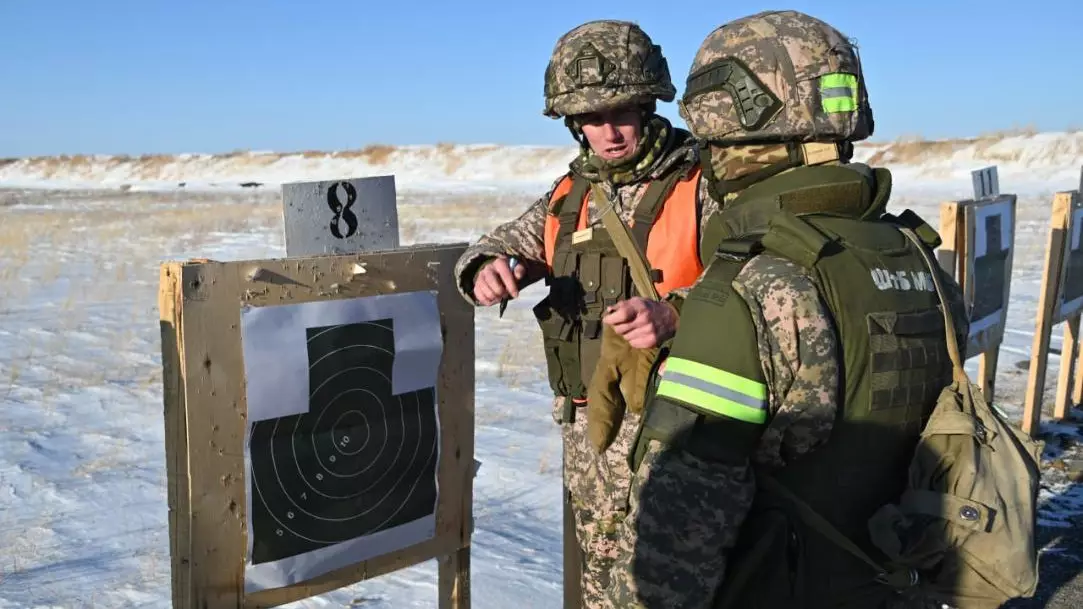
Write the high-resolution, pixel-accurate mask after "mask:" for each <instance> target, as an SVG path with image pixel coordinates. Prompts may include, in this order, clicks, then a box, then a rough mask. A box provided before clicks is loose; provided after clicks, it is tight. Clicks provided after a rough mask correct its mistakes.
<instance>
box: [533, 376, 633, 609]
mask: <svg viewBox="0 0 1083 609" xmlns="http://www.w3.org/2000/svg"><path fill="white" fill-rule="evenodd" d="M564 400H565V398H557V399H556V401H555V402H554V406H553V417H554V419H556V420H557V422H558V423H559V422H560V413H561V411H562V410H563V405H564ZM639 420H640V415H639V414H632V413H628V414H626V415H625V417H624V420H623V422H622V423H621V426H620V431H619V432H618V433H617V438H616V440H615V441H614V442H613V445H612V446H610V447H609V448H608V449H607V450H606V451H605V453H603V454H601V455H597V454H595V452H594V448H593V447H592V446H591V443H590V440H589V439H588V438H587V412H586V408H577V409H576V413H575V420H574V421H573V422H572V423H563V424H561V436H562V438H563V441H564V442H563V444H564V484H565V486H566V487H567V488H568V491H569V494H570V495H571V500H572V511H573V513H574V515H575V533H576V538H577V539H578V542H579V547H580V549H581V550H582V556H583V560H582V565H583V567H582V568H583V573H582V579H581V584H580V585H581V587H582V590H583V608H584V609H598V608H600V607H603V606H604V605H602V595H603V593H604V591H605V589H606V587H607V586H608V578H609V572H610V569H611V567H612V565H613V560H614V558H616V554H617V538H616V531H617V526H618V525H619V524H620V523H621V522H622V521H623V520H624V517H625V515H626V514H627V513H628V490H629V486H630V484H631V477H632V472H631V470H630V469H629V467H628V455H629V453H630V451H631V448H632V443H633V442H634V441H635V436H636V432H637V431H638V428H639Z"/></svg>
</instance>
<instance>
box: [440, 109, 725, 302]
mask: <svg viewBox="0 0 1083 609" xmlns="http://www.w3.org/2000/svg"><path fill="white" fill-rule="evenodd" d="M676 131H677V132H678V134H677V137H675V138H674V141H675V142H676V145H674V146H673V148H671V149H670V150H668V151H666V152H665V153H664V154H662V155H660V156H659V158H658V160H656V161H655V163H654V165H653V166H652V167H651V168H650V169H649V171H648V179H647V180H643V181H640V182H634V183H631V184H625V185H620V186H614V185H613V184H610V183H608V182H603V183H602V187H603V188H604V190H605V192H606V195H608V197H609V198H610V200H611V201H613V202H614V203H615V204H616V208H617V211H618V213H619V214H620V217H621V219H623V220H624V221H625V222H628V221H630V220H631V217H632V213H633V212H634V211H635V209H636V206H637V205H639V202H640V200H641V199H642V198H643V195H644V194H645V193H646V191H647V186H648V184H649V183H650V182H649V179H650V178H654V177H657V176H661V175H664V174H665V173H666V171H667V170H668V169H670V168H671V167H673V166H674V165H681V164H690V163H698V162H699V154H698V151H697V149H696V145H695V141H694V140H693V139H692V138H691V135H690V134H689V133H688V132H687V131H685V130H683V129H676ZM571 173H572V172H571V171H569V173H568V174H565V175H562V176H560V177H559V178H557V179H556V180H554V181H553V183H552V185H551V186H550V188H549V190H548V191H547V192H546V193H545V194H544V195H543V196H541V197H539V198H538V199H537V200H536V201H534V203H533V204H531V205H530V207H528V208H527V209H526V211H525V212H523V213H522V214H521V215H520V216H519V217H518V218H515V219H514V220H511V221H509V222H505V223H503V224H501V225H499V226H497V227H496V228H495V229H493V230H492V231H491V232H489V233H488V234H485V235H482V236H481V238H480V239H478V241H477V243H475V244H473V245H471V246H470V247H468V248H467V249H466V251H465V252H464V253H463V255H462V257H461V258H460V259H459V261H458V263H457V264H456V266H455V276H456V277H457V278H458V281H457V286H458V288H459V293H460V294H461V295H462V297H463V298H465V299H466V300H467V302H469V303H471V304H473V305H477V304H478V303H477V301H476V300H475V299H474V294H473V291H474V276H475V275H476V274H477V271H478V269H479V268H480V267H481V266H482V265H483V264H484V263H485V262H487V261H489V260H491V259H493V258H495V257H497V256H499V255H505V256H515V257H516V258H518V259H519V260H520V261H522V262H524V263H526V265H527V267H528V269H533V270H532V271H531V272H530V275H529V276H528V278H527V281H526V283H532V282H534V281H537V280H539V279H541V278H542V277H543V275H542V273H541V272H540V270H539V269H542V268H544V266H545V243H544V235H545V217H546V214H547V212H548V209H549V199H550V198H551V197H552V194H553V190H555V189H556V186H557V184H559V183H560V181H561V180H563V179H564V177H565V176H566V175H570V174H571ZM707 192H708V191H707V188H706V180H705V178H703V177H702V176H701V177H700V184H699V188H698V198H699V201H698V213H699V216H700V222H699V228H700V238H702V235H703V231H704V229H705V228H706V226H707V221H708V220H709V219H710V217H711V216H712V215H713V214H714V213H715V212H716V211H717V210H718V204H717V203H716V202H715V201H714V200H713V199H711V197H710V196H709V195H708V194H707ZM587 209H588V215H589V219H588V225H589V226H595V227H598V226H602V220H601V215H600V214H601V210H599V209H598V208H597V207H596V206H595V205H594V201H593V200H591V201H590V203H589V204H588V207H587ZM697 248H698V244H697ZM530 263H534V264H530ZM524 287H525V285H524ZM672 293H673V294H674V295H676V296H684V295H686V294H687V288H685V289H683V290H673V292H672Z"/></svg>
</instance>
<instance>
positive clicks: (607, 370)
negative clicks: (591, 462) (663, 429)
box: [587, 324, 659, 454]
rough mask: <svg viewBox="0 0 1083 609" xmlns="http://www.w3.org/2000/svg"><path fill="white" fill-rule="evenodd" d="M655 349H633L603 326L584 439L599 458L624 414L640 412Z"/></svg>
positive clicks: (618, 429)
mask: <svg viewBox="0 0 1083 609" xmlns="http://www.w3.org/2000/svg"><path fill="white" fill-rule="evenodd" d="M658 351H659V349H658V348H657V347H654V348H650V349H636V348H635V347H632V346H631V345H629V344H628V341H627V340H625V339H624V338H622V337H621V335H620V334H618V333H617V332H616V331H615V330H614V329H613V328H612V327H611V326H609V325H608V324H602V346H601V354H600V356H599V357H598V365H597V367H596V368H595V369H594V373H593V374H592V375H591V381H590V386H589V387H588V388H587V437H588V439H589V440H590V443H591V445H592V446H593V447H594V450H595V451H596V452H597V453H598V454H601V453H603V452H605V450H606V449H607V448H609V446H610V445H611V444H612V443H613V441H614V440H615V439H616V437H617V433H619V432H620V426H621V423H622V422H623V420H624V415H625V412H626V411H631V412H633V413H638V412H642V411H643V398H644V395H645V394H646V392H647V380H648V377H649V376H650V372H651V367H652V366H653V365H654V361H655V359H656V358H657V357H658Z"/></svg>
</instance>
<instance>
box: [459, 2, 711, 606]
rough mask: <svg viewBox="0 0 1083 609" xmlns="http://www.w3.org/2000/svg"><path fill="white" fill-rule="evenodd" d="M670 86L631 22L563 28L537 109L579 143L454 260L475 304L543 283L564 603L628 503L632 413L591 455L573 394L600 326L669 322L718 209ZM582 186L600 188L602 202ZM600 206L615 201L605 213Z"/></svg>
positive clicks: (589, 592)
mask: <svg viewBox="0 0 1083 609" xmlns="http://www.w3.org/2000/svg"><path fill="white" fill-rule="evenodd" d="M675 94H676V90H675V88H674V86H673V84H672V82H671V81H670V74H669V68H668V65H667V63H666V59H665V57H664V56H663V55H662V52H661V48H660V47H659V46H657V45H655V44H654V43H653V42H652V41H651V39H650V38H649V37H648V36H647V35H646V34H645V33H644V32H643V30H642V29H640V28H639V27H638V26H637V25H635V24H633V23H629V22H625V21H613V20H605V21H592V22H588V23H585V24H583V25H581V26H579V27H577V28H575V29H573V30H571V31H570V32H568V33H567V34H565V35H564V36H563V37H561V38H560V40H559V41H558V42H557V44H556V47H555V49H554V51H553V55H552V58H551V59H550V62H549V66H548V69H547V70H546V74H545V114H546V115H547V116H549V117H551V118H558V117H564V122H565V125H566V126H567V127H568V129H569V130H570V131H571V133H572V136H573V137H574V138H575V139H576V141H577V142H579V144H580V146H581V150H580V153H579V155H578V156H577V157H576V158H575V159H574V160H573V161H572V162H571V164H570V171H569V172H568V173H566V174H565V175H562V176H560V177H559V178H558V179H557V180H556V181H555V182H554V183H553V186H552V188H551V189H550V190H549V192H548V193H546V194H545V195H544V196H542V197H541V198H539V199H538V200H537V201H535V202H534V204H533V205H531V206H530V207H529V208H528V209H527V210H526V211H525V212H524V213H523V214H522V215H521V216H519V217H518V218H516V219H514V220H512V221H510V222H507V223H505V224H502V225H500V226H498V227H497V228H496V229H494V230H493V231H492V232H491V233H489V234H487V235H484V236H482V237H481V239H480V240H479V241H478V242H477V243H476V244H474V245H473V246H471V247H470V248H469V249H467V251H466V252H465V253H464V255H463V256H462V258H461V259H460V260H459V262H458V264H457V266H456V270H455V272H456V276H457V277H458V281H459V289H460V291H461V292H462V294H463V296H464V298H466V299H467V300H468V301H469V302H471V303H472V304H475V305H481V306H491V305H493V304H497V303H499V302H501V301H502V300H505V299H507V298H516V297H518V296H519V290H520V289H522V288H523V287H526V286H527V285H530V284H531V283H534V282H536V281H538V280H539V279H544V280H545V282H546V284H547V285H548V286H549V295H548V296H547V297H546V298H545V299H544V300H542V301H541V302H540V303H538V305H537V306H536V307H535V308H534V312H535V315H536V317H537V319H538V322H539V324H540V326H541V330H542V335H543V339H544V345H545V357H546V362H547V367H548V375H549V382H550V385H551V387H552V389H553V392H554V394H555V396H556V399H555V402H554V409H553V414H554V419H555V420H556V421H557V422H558V423H559V424H560V425H561V431H562V437H563V444H564V454H563V476H564V485H565V493H564V495H565V497H564V498H565V607H578V606H584V607H595V606H598V603H599V602H600V596H601V594H602V591H603V590H604V589H605V587H606V585H607V582H606V581H605V578H606V577H607V573H608V571H609V564H610V562H611V560H612V557H613V556H614V555H615V552H616V547H615V540H614V538H613V531H614V530H615V525H616V523H617V522H619V521H620V520H621V519H623V517H624V515H625V514H626V513H627V505H628V502H627V499H628V488H629V480H630V477H631V472H630V471H629V469H628V464H627V459H626V455H627V453H628V450H629V448H630V446H631V443H632V441H633V439H634V436H635V432H636V428H637V427H638V417H639V415H638V413H634V412H629V413H627V414H626V415H625V418H624V421H623V424H622V425H621V426H620V429H619V432H618V435H617V436H616V438H615V440H614V442H613V444H612V446H611V447H610V448H609V449H608V450H607V451H605V452H604V453H602V454H601V455H599V454H597V453H596V452H595V450H594V449H593V448H592V447H591V444H590V442H589V441H588V439H587V433H586V428H587V420H586V419H587V417H586V416H585V409H584V408H583V407H584V406H585V403H586V397H587V388H588V386H589V384H590V378H591V376H592V374H593V370H594V367H595V365H596V363H597V361H598V357H599V350H600V345H601V335H602V330H603V327H604V326H603V325H608V326H609V327H610V328H611V329H612V330H613V331H615V332H616V334H619V335H620V336H621V337H622V338H623V339H624V340H626V341H627V343H628V345H629V346H630V347H632V348H634V349H649V348H655V347H658V346H659V345H661V344H662V343H664V342H665V341H666V340H668V339H670V338H671V337H672V336H673V335H674V334H675V332H676V328H677V321H678V310H679V303H680V298H679V296H680V294H682V293H683V291H684V290H686V289H687V288H688V286H690V285H691V284H692V283H694V282H695V280H696V279H697V278H698V277H699V275H700V273H701V272H702V270H703V266H702V263H701V257H700V247H699V244H700V240H701V238H702V232H703V229H704V228H705V226H706V223H707V219H708V218H709V216H710V215H711V214H712V213H713V212H714V211H715V210H716V209H717V205H716V204H715V203H714V201H713V200H711V199H710V198H709V196H708V195H707V190H706V188H704V187H703V185H702V178H701V175H700V168H699V160H698V152H697V148H696V144H695V142H694V141H693V139H692V138H691V135H690V134H689V133H688V132H687V131H685V130H683V129H679V128H676V127H674V126H673V125H672V124H671V123H670V122H669V121H668V120H666V119H665V118H664V117H662V116H659V115H658V114H656V113H655V104H656V102H657V101H658V100H662V101H665V102H669V101H672V100H673V98H674V96H675ZM592 185H595V187H600V190H601V191H602V193H604V198H605V201H604V202H601V204H599V201H597V200H595V198H594V196H595V195H592ZM610 210H611V211H615V212H616V213H615V214H610V215H609V216H608V218H607V219H605V220H603V213H604V212H607V211H610ZM614 217H619V218H620V220H621V221H622V222H623V223H624V224H625V226H626V227H627V232H626V233H625V235H626V236H628V237H631V239H630V240H634V241H635V242H636V243H637V244H638V248H639V250H640V251H641V252H642V253H644V254H645V257H646V259H647V262H648V263H649V265H650V275H651V281H653V282H654V287H655V290H656V291H657V292H658V294H659V295H660V296H661V297H662V300H652V299H648V298H643V297H642V295H640V294H638V293H637V290H636V288H635V287H634V285H633V281H632V278H631V274H630V269H629V264H628V260H627V259H625V258H624V257H622V256H621V254H620V252H619V251H618V250H617V248H616V247H615V245H614V241H613V239H612V238H611V237H610V233H609V232H608V229H607V228H606V223H605V222H606V221H610V222H612V219H613V218H614ZM629 233H630V234H629ZM630 240H629V241H630ZM626 243H627V241H626ZM511 258H514V259H515V260H517V261H518V262H519V264H518V265H513V264H510V263H509V261H510V259H511ZM641 285H642V284H641ZM569 514H571V516H570V517H569ZM571 518H574V525H575V527H574V534H575V537H574V539H569V537H570V536H569V531H570V530H571V529H570V527H569V524H570V520H571ZM576 545H577V546H578V549H579V552H575V551H574V550H573V548H575V547H576ZM580 561H581V563H580ZM579 572H581V573H582V575H581V576H578V575H577V573H579ZM580 586H581V587H582V590H580ZM580 603H582V605H580Z"/></svg>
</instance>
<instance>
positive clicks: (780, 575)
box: [711, 508, 805, 609]
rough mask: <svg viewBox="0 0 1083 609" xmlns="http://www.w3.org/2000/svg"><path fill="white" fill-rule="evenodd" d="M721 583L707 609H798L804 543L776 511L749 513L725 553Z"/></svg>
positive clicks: (787, 521) (795, 530) (764, 510)
mask: <svg viewBox="0 0 1083 609" xmlns="http://www.w3.org/2000/svg"><path fill="white" fill-rule="evenodd" d="M729 555H730V556H733V557H740V560H735V561H731V562H730V563H729V564H728V565H726V575H725V583H724V584H723V586H722V588H721V589H720V590H719V591H718V594H717V595H716V596H715V600H714V603H713V604H712V605H711V609H802V608H803V607H805V603H804V598H805V595H804V593H803V590H802V586H801V582H802V581H803V577H804V574H803V573H802V570H801V565H803V564H804V543H803V540H802V538H801V536H800V533H799V532H798V530H797V528H796V527H795V526H794V525H793V523H792V522H791V521H790V519H789V518H788V517H787V515H786V513H785V512H784V511H783V510H780V509H772V508H767V509H762V510H759V509H753V510H752V511H751V512H750V513H749V516H748V518H747V519H746V520H745V521H744V523H743V524H742V525H741V532H740V534H739V535H738V537H737V544H736V546H735V547H734V549H733V550H732V551H731V552H730V553H729Z"/></svg>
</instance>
